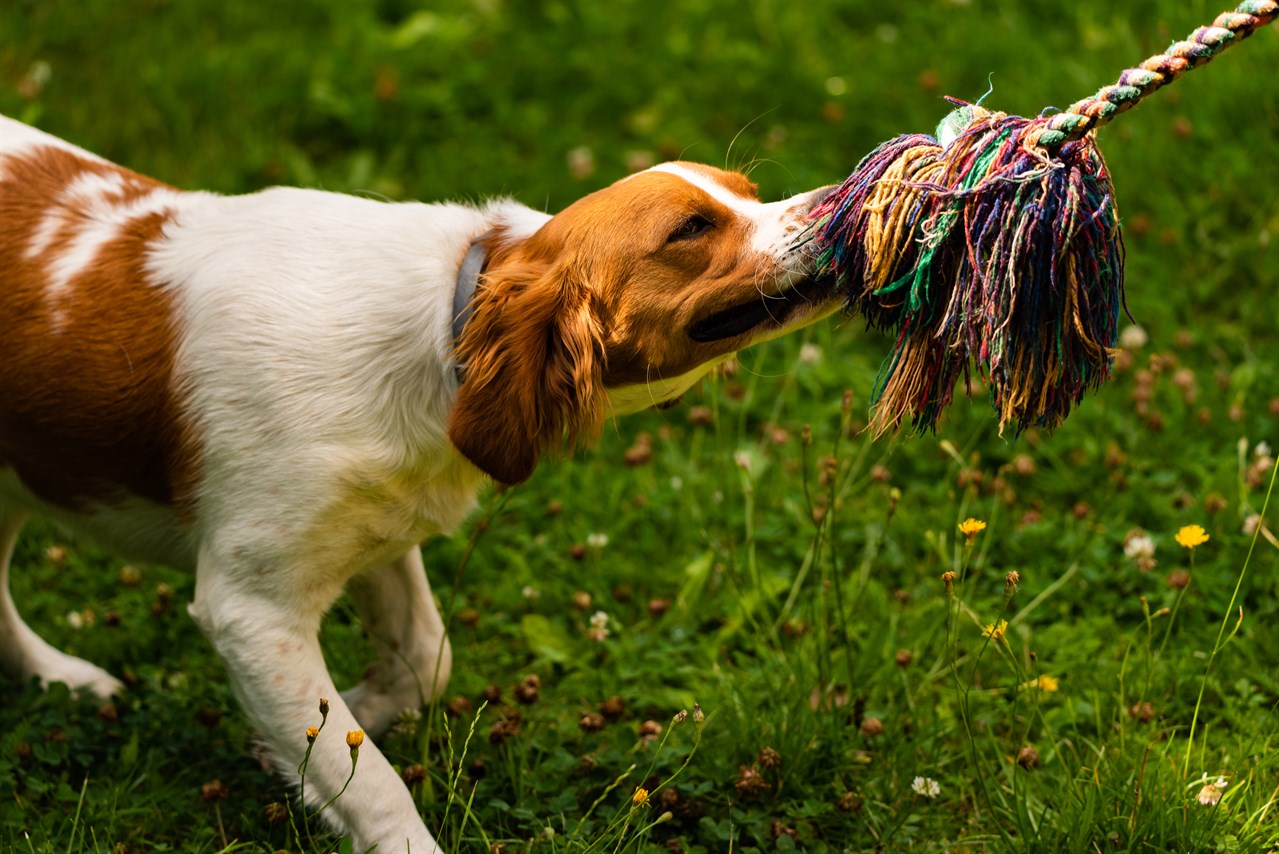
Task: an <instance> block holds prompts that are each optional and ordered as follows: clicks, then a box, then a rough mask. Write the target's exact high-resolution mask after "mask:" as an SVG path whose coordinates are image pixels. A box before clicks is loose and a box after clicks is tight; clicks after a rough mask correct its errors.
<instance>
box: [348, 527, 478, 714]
mask: <svg viewBox="0 0 1279 854" xmlns="http://www.w3.org/2000/svg"><path fill="white" fill-rule="evenodd" d="M347 592H348V593H349V594H350V596H351V599H352V600H354V602H355V608H356V611H358V612H359V615H360V619H361V621H363V623H364V630H365V631H366V632H368V635H369V639H370V640H372V641H373V644H374V646H375V647H376V648H377V651H378V661H377V662H376V663H375V664H373V665H371V666H370V667H369V668H368V670H366V671H365V672H364V679H363V681H362V682H360V684H359V685H357V686H355V687H354V688H351V689H350V690H348V691H344V692H343V694H342V696H343V698H344V699H345V700H346V703H347V705H348V706H349V707H350V708H351V711H352V712H354V713H355V717H356V719H357V720H359V721H360V723H361V724H363V725H364V728H365V729H366V730H368V731H369V732H371V733H382V732H385V731H386V729H387V728H388V727H389V726H390V725H391V724H392V723H393V722H394V721H395V718H396V716H397V715H399V713H400V712H402V711H404V710H405V709H416V708H419V707H421V706H422V705H424V704H425V703H427V702H429V701H430V700H431V698H432V697H434V696H435V695H436V694H437V693H439V692H440V691H443V690H444V686H445V685H446V684H448V680H449V673H450V671H451V670H452V667H453V653H452V650H450V648H449V642H448V638H446V637H445V636H444V621H443V620H442V619H441V618H440V612H439V609H438V608H436V607H435V600H434V599H433V598H432V597H431V586H430V584H429V583H428V582H427V579H426V567H425V566H423V564H422V551H421V549H419V548H418V547H417V546H414V547H413V548H411V549H409V551H408V552H407V553H406V554H404V555H403V556H402V557H400V558H399V559H397V560H394V561H392V562H391V563H389V564H387V565H385V566H382V567H380V568H378V569H375V570H373V571H372V572H368V573H365V574H364V575H361V576H357V577H356V578H353V579H352V580H351V583H350V585H349V586H348V588H347Z"/></svg>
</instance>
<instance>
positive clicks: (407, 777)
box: [400, 762, 426, 786]
mask: <svg viewBox="0 0 1279 854" xmlns="http://www.w3.org/2000/svg"><path fill="white" fill-rule="evenodd" d="M400 778H401V779H402V780H404V785H406V786H413V785H416V784H418V783H421V782H422V781H423V780H425V779H426V769H425V768H423V767H422V766H421V765H418V764H417V763H416V762H415V763H413V764H412V765H406V766H404V770H403V771H401V772H400Z"/></svg>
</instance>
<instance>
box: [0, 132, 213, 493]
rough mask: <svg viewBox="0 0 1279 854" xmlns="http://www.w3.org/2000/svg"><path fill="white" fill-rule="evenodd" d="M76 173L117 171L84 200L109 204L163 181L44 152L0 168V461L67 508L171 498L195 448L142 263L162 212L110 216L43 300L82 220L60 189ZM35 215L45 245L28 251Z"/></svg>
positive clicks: (166, 310) (163, 310)
mask: <svg viewBox="0 0 1279 854" xmlns="http://www.w3.org/2000/svg"><path fill="white" fill-rule="evenodd" d="M86 175H97V176H111V175H115V176H118V178H119V181H120V189H119V191H118V192H109V193H102V194H99V195H98V196H97V198H96V201H97V202H99V203H107V204H109V205H113V206H118V205H123V204H127V203H129V202H132V201H135V200H137V199H139V198H141V197H142V196H144V195H146V194H147V193H150V192H152V191H154V190H159V189H166V187H165V185H163V184H160V183H158V182H155V181H152V180H150V179H148V178H145V177H143V176H140V175H137V174H135V173H133V172H130V171H128V170H126V169H121V168H119V167H116V166H112V165H110V164H104V163H100V162H97V161H93V160H88V159H85V158H83V157H80V156H78V155H76V154H75V153H74V152H69V151H65V150H62V149H59V148H54V147H43V148H37V149H35V150H32V151H28V152H26V153H24V154H23V155H21V156H18V157H10V158H6V159H5V160H4V161H3V162H2V164H0V222H3V223H4V229H3V230H2V231H0V329H3V330H4V334H3V335H0V466H8V467H12V468H13V469H15V470H16V471H17V473H18V476H19V478H21V480H22V482H23V484H24V485H25V486H26V487H27V488H28V489H29V490H31V491H32V492H33V493H35V494H36V495H38V496H40V497H41V498H43V499H44V500H46V501H50V502H52V503H54V504H58V505H62V506H66V507H72V508H75V507H79V506H81V505H83V504H84V503H85V502H87V501H111V500H115V499H119V498H121V497H124V496H126V495H133V496H137V497H140V498H145V499H149V500H151V501H155V502H160V503H164V504H179V503H180V502H182V501H183V500H185V499H187V498H188V497H189V494H190V487H191V485H192V483H193V480H194V477H195V467H196V455H195V453H194V452H193V449H192V447H190V443H188V442H186V441H185V440H184V436H183V434H182V430H181V428H180V424H181V413H180V409H179V406H178V402H177V400H176V399H175V396H174V391H173V388H172V374H173V359H174V330H173V328H172V308H173V307H172V304H171V299H170V298H169V296H168V295H167V294H166V293H165V292H164V291H163V290H162V289H161V288H159V287H157V286H156V285H157V283H155V282H151V281H149V279H148V275H147V272H146V270H145V267H144V265H145V260H146V253H147V250H148V248H149V247H150V246H151V245H152V244H153V243H154V242H155V241H157V240H158V239H159V238H160V237H161V235H162V232H163V228H164V225H165V223H166V222H167V221H168V219H169V217H170V214H169V213H167V212H149V213H144V214H141V215H139V216H136V217H135V218H133V219H128V220H121V221H119V222H117V223H116V227H117V228H118V232H117V234H116V235H115V236H114V237H112V238H111V239H110V240H109V241H107V242H105V243H104V244H103V245H102V246H101V247H99V249H98V251H97V254H96V256H95V257H94V258H93V260H92V261H91V262H90V263H89V264H87V265H86V266H85V267H84V268H83V269H82V270H79V271H78V272H76V273H75V275H74V276H72V277H71V279H70V280H69V281H68V282H67V285H66V288H65V289H64V290H63V291H62V292H61V297H60V298H59V299H58V300H57V301H56V305H51V304H50V297H49V293H48V289H49V282H50V265H51V264H52V263H53V262H54V261H55V260H56V259H57V258H58V257H59V255H60V254H61V253H64V252H66V251H67V249H68V246H69V245H70V244H71V243H72V241H73V240H74V238H75V235H76V234H77V233H78V232H79V230H80V229H82V228H84V227H85V226H86V225H89V224H90V222H91V217H92V212H91V211H90V210H89V209H88V207H89V206H87V205H84V204H83V203H78V202H76V201H75V200H70V199H64V198H63V195H64V193H65V191H66V189H67V188H68V187H69V186H71V185H72V184H73V183H74V181H75V180H76V179H77V178H80V177H82V176H86ZM51 218H55V219H51ZM55 221H56V223H57V227H56V230H52V229H50V228H49V224H50V223H52V222H55ZM42 223H43V224H45V225H44V228H45V230H44V232H43V236H44V237H45V238H46V240H47V238H48V237H49V235H50V234H52V240H47V242H46V243H45V244H44V249H43V251H42V252H41V253H40V254H39V255H37V256H36V257H34V258H32V257H28V256H29V253H30V251H31V248H32V246H33V245H34V243H35V241H36V239H37V234H38V233H41V231H40V230H41V228H42ZM55 311H56V313H57V317H56V318H55V316H54V315H55Z"/></svg>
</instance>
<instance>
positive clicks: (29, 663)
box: [0, 507, 124, 699]
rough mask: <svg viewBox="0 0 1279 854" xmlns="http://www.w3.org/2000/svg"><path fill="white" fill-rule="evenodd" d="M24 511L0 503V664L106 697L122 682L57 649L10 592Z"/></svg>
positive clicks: (44, 682) (19, 675) (13, 672)
mask: <svg viewBox="0 0 1279 854" xmlns="http://www.w3.org/2000/svg"><path fill="white" fill-rule="evenodd" d="M23 521H25V514H22V513H17V512H15V511H13V510H12V509H9V508H4V507H0V668H3V669H4V670H5V671H6V672H8V673H9V674H10V675H11V676H15V677H17V678H19V679H29V678H31V677H32V676H36V677H38V678H39V679H40V684H41V685H46V686H47V685H49V683H51V682H65V683H66V684H67V685H68V686H69V687H70V688H72V689H73V690H86V691H92V692H93V693H94V694H97V695H98V696H99V697H102V698H103V699H106V698H107V697H110V696H111V695H112V694H119V693H120V692H121V691H122V690H123V689H124V686H123V685H122V684H121V683H120V681H119V680H118V679H116V678H115V677H114V676H112V675H111V674H109V673H107V672H106V671H105V670H103V669H102V668H100V667H97V666H96V665H93V664H90V663H89V662H87V661H84V660H83V659H79V658H76V657H75V656H71V655H67V654H66V653H64V652H59V651H58V650H56V649H54V648H53V647H51V646H49V644H47V643H45V641H44V640H43V639H42V638H41V637H40V636H39V635H37V634H36V633H35V632H33V631H31V629H30V628H28V626H27V624H26V623H24V622H22V617H21V616H19V615H18V609H17V606H15V605H14V604H13V596H12V595H11V594H10V592H9V564H10V561H11V559H12V558H13V547H14V545H16V544H17V542H18V531H20V530H21V529H22V523H23Z"/></svg>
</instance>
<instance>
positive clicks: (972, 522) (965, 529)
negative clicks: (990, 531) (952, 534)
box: [959, 516, 986, 543]
mask: <svg viewBox="0 0 1279 854" xmlns="http://www.w3.org/2000/svg"><path fill="white" fill-rule="evenodd" d="M984 530H986V523H985V522H983V521H982V520H980V519H974V518H972V517H971V516H969V517H968V518H967V519H965V520H964V521H962V522H960V523H959V533H961V534H963V535H964V536H965V537H967V538H968V542H970V543H971V542H972V541H973V540H975V539H976V538H977V535H978V534H980V533H981V532H982V531H984Z"/></svg>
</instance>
